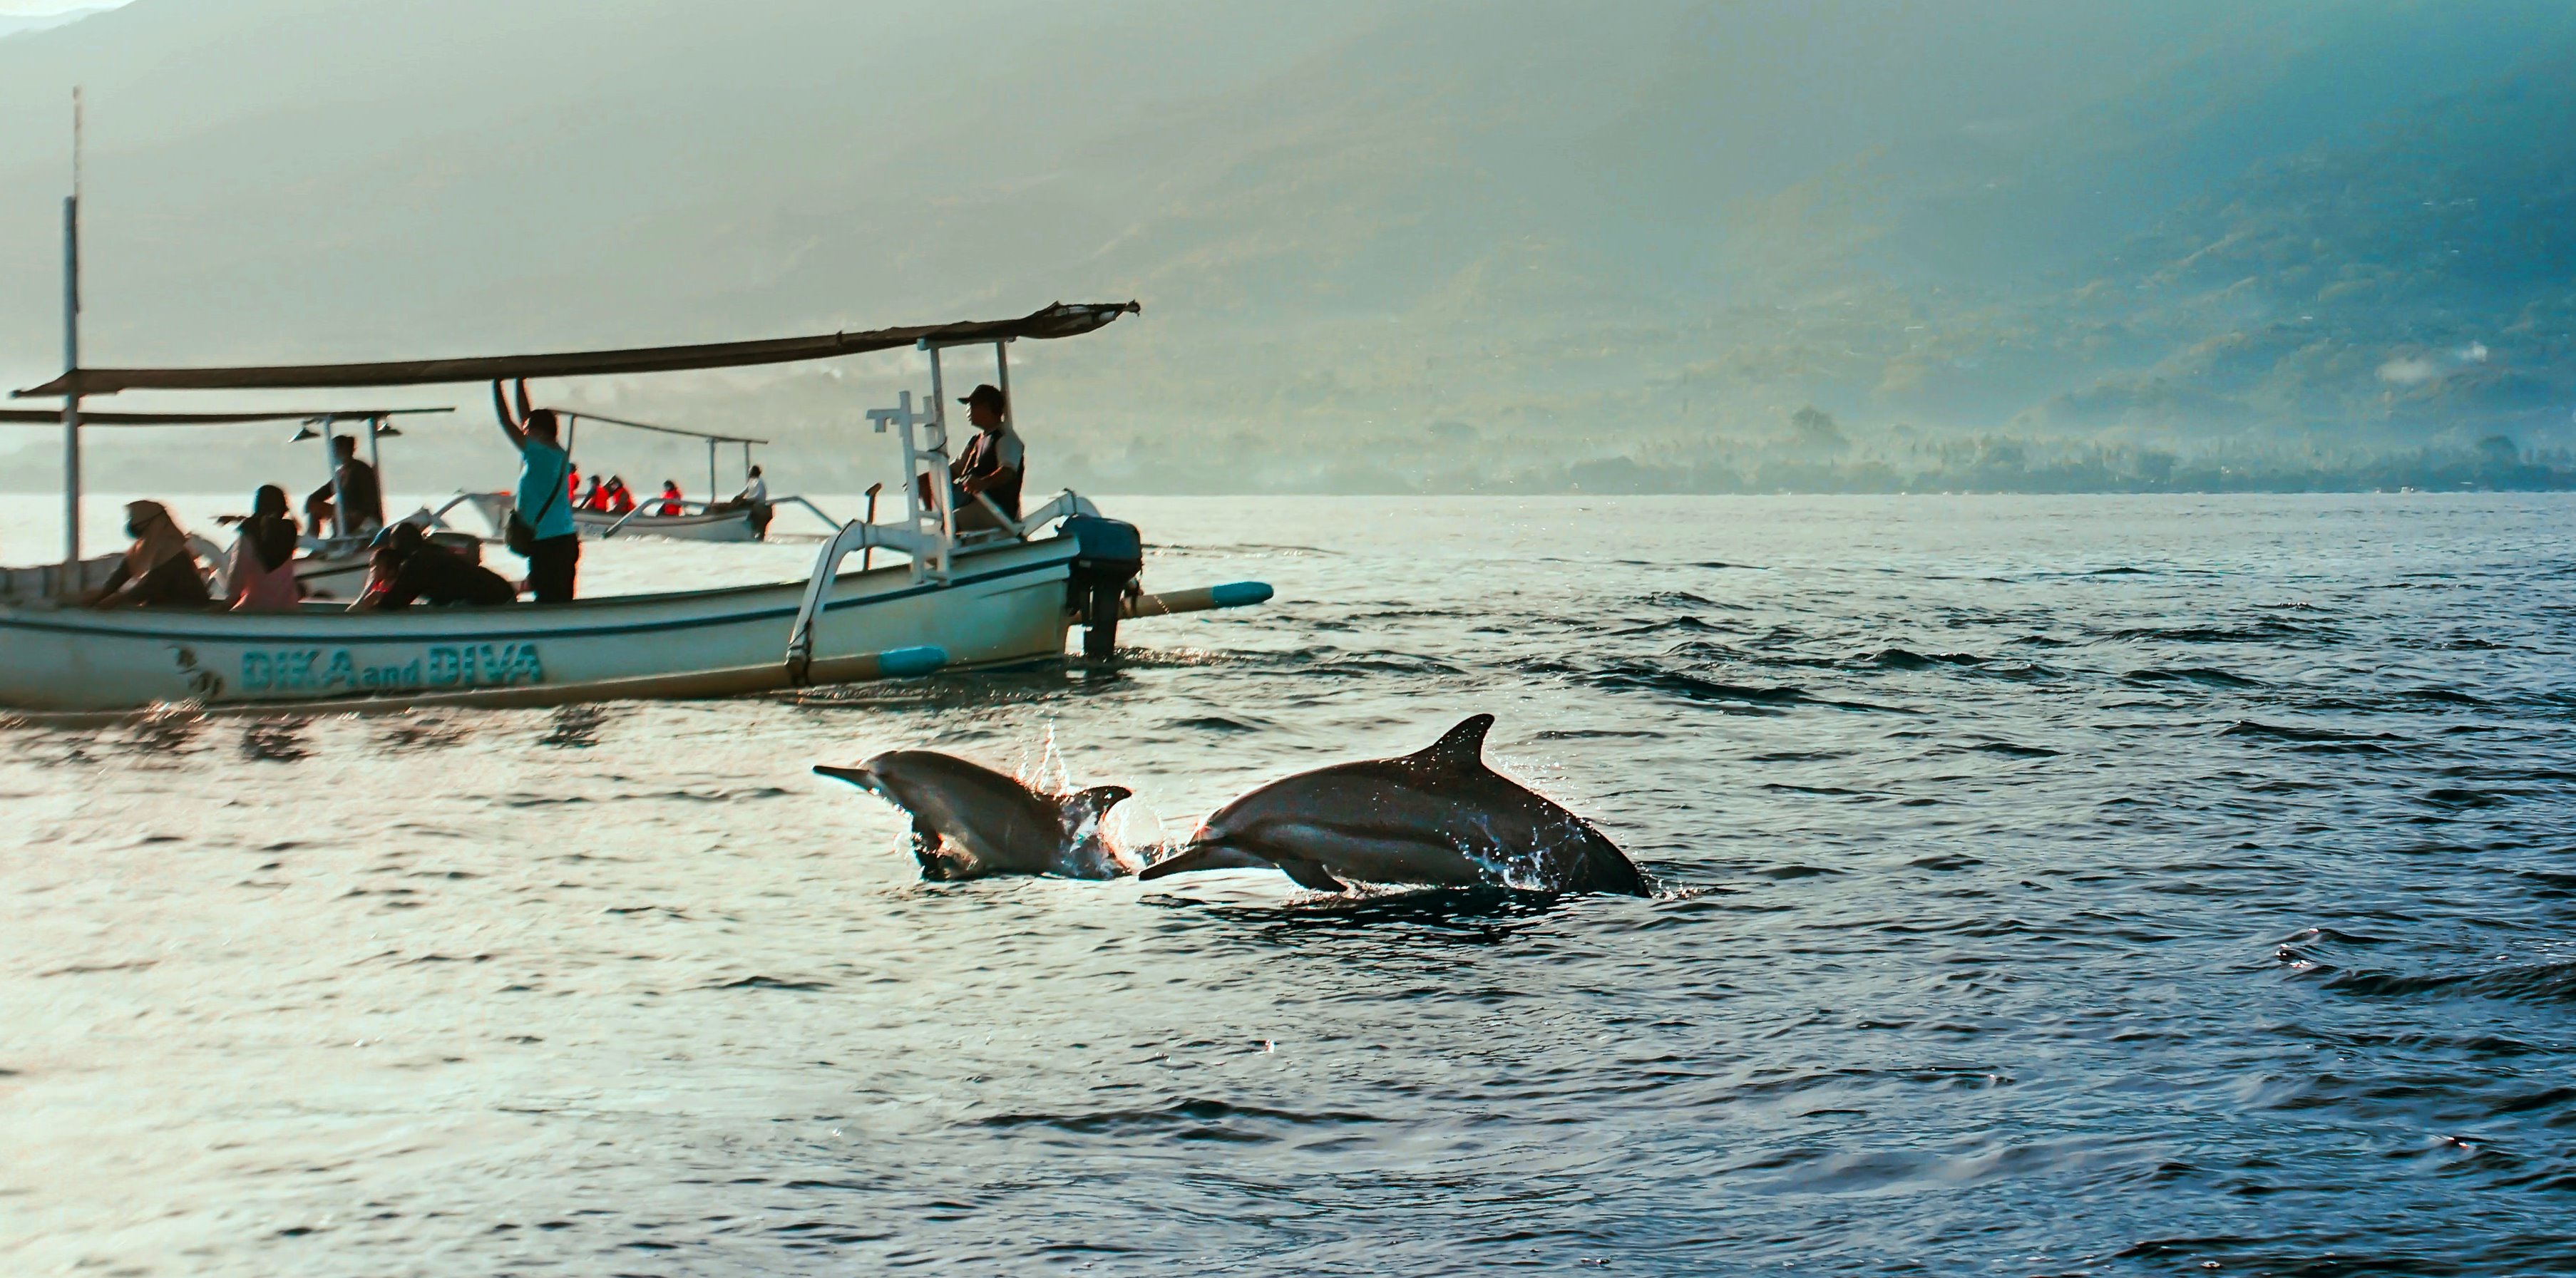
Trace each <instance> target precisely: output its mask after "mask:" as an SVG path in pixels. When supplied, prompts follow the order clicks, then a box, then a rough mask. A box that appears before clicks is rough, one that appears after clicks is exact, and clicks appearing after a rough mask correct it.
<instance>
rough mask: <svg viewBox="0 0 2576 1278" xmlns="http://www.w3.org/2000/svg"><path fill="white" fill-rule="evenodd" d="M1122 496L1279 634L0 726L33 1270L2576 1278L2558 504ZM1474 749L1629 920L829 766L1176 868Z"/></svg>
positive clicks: (1220, 632)
mask: <svg viewBox="0 0 2576 1278" xmlns="http://www.w3.org/2000/svg"><path fill="white" fill-rule="evenodd" d="M174 504H175V505H176V506H177V507H178V508H179V509H180V510H181V514H182V519H183V521H202V520H203V518H204V516H205V515H207V514H210V513H211V512H212V511H213V510H215V509H218V508H220V507H221V505H222V499H216V498H204V499H193V498H192V499H185V500H180V501H177V502H176V503H174ZM826 504H827V506H828V503H826ZM845 504H846V503H845ZM1109 505H1110V506H1111V508H1112V510H1113V513H1116V514H1119V515H1122V516H1124V517H1128V518H1131V519H1134V520H1135V521H1136V522H1138V523H1139V524H1140V525H1142V526H1143V528H1144V529H1145V532H1146V536H1147V537H1148V539H1149V540H1150V541H1151V542H1152V543H1153V550H1152V552H1151V557H1150V559H1149V562H1148V565H1147V569H1146V581H1147V585H1148V587H1149V588H1177V587H1182V586H1190V585H1201V584H1207V583H1211V582H1218V581H1229V580H1236V579H1244V578H1251V579H1260V580H1266V581H1269V582H1271V583H1273V584H1274V585H1275V586H1277V587H1278V591H1279V593H1278V597H1277V599H1275V600H1274V601H1273V602H1271V603H1269V604H1267V605H1264V606H1262V607H1259V608H1255V609H1249V610H1244V611H1240V612H1228V613H1216V614H1203V615H1198V616H1192V617H1176V618H1166V619H1157V620H1150V621H1141V622H1134V623H1131V624H1130V625H1129V626H1128V627H1127V628H1126V630H1125V631H1124V632H1123V634H1122V636H1121V640H1122V645H1123V649H1122V654H1121V655H1122V666H1121V668H1120V669H1119V670H1118V671H1117V672H1116V673H1115V674H1096V673H1095V674H1090V675H1085V674H1082V673H1080V672H1068V671H1064V670H1058V669H1050V670H1040V671H1034V672H1027V673H1019V674H1008V675H988V676H944V677H937V678H932V679H928V680H923V681H916V682H903V683H892V684H880V685H873V686H866V687H858V688H850V689H840V690H824V691H816V692H811V693H807V694H803V695H795V696H776V697H761V698H753V699H745V700H735V701H718V702H692V703H678V704H611V705H598V706H580V707H568V708H563V709H557V710H530V711H465V710H437V711H424V712H417V713H406V714H392V715H381V716H370V717H349V716H340V717H324V718H303V717H297V716H292V715H276V716H270V717H265V718H254V719H240V718H224V719H212V720H207V719H200V718H196V717H193V716H189V715H184V714H173V715H164V716H160V717H154V718H142V719H137V720H134V721H131V722H127V723H124V724H120V725H117V726H112V727H106V728H95V727H93V728H81V729H76V730H75V729H62V728H49V727H43V726H23V725H22V726H17V727H12V728H8V729H5V730H0V741H5V751H0V820H4V821H5V831H0V1270H5V1271H7V1272H9V1273H12V1274H51V1273H73V1272H80V1273H87V1272H112V1273H154V1274H199V1273H205V1274H314V1275H339V1274H356V1273H366V1274H428V1275H480V1274H494V1273H535V1272H561V1273H579V1274H592V1273H601V1274H605V1273H616V1272H631V1273H647V1274H795V1273H818V1272H835V1273H868V1272H879V1271H883V1270H887V1269H891V1268H894V1267H898V1266H911V1265H927V1266H931V1267H932V1269H933V1271H935V1272H942V1273H990V1272H1033V1271H1034V1272H1055V1271H1063V1272H1088V1273H1177V1272H1193V1271H1217V1272H1241V1273H1371V1274H1378V1273H1449V1272H1461V1273H1462V1272H1469V1271H1480V1270H1484V1269H1489V1268H1496V1267H1504V1266H1520V1267H1530V1268H1539V1269H1550V1270H1560V1271H1561V1270H1576V1271H1589V1270H1590V1269H1593V1268H1599V1267H1607V1268H1610V1269H1612V1270H1614V1271H1617V1272H1629V1273H1712V1272H1744V1271H1749V1270H1752V1269H1756V1268H1759V1269H1762V1270H1765V1271H1778V1272H1864V1273H1880V1272H1886V1273H1894V1272H1937V1273H2032V1274H2065V1273H2107V1274H2117V1273H2172V1272H2181V1271H2190V1272H2207V1271H2210V1270H2219V1271H2223V1272H2228V1273H2272V1274H2329V1273H2362V1272H2370V1273H2383V1272H2411V1273H2481V1274H2485V1273H2530V1272H2537V1271H2543V1270H2550V1269H2557V1268H2561V1267H2563V1266H2565V1265H2567V1264H2568V1263H2569V1261H2568V1258H2569V1257H2570V1256H2571V1255H2576V800H2571V798H2570V794H2571V782H2576V663H2571V657H2576V551H2571V549H2570V546H2571V542H2570V529H2571V526H2576V525H2571V517H2576V501H2571V500H2570V499H2569V498H2566V497H2520V496H2490V495H2470V494H2456V495H2390V496H2348V497H2226V498H2216V497H2212V498H2197V497H2156V498H2041V497H1975V498H1970V497H1912V498H1851V499H1807V498H1788V497H1780V498H1741V499H1694V498H1671V499H1659V498H1640V499H1619V500H1606V499H1603V500H1595V499H1577V498H1563V499H1531V500H1521V499H1481V500H1475V499H1461V500H1423V501H1393V500H1380V499H1366V500H1363V499H1285V498H1282V499H1262V500H1247V499H1232V498H1229V499H1222V500H1217V499H1210V500H1177V499H1162V500H1129V501H1116V502H1111V503H1109ZM7 511H8V513H7V515H6V518H5V521H0V557H6V558H8V559H10V560H11V561H13V562H15V561H19V560H26V559H38V558H43V557H44V555H45V554H46V553H50V550H49V549H48V550H45V551H43V552H41V553H35V554H28V553H20V552H18V551H17V550H16V549H15V548H17V547H22V546H26V545H29V544H31V543H33V542H35V541H38V540H40V539H42V538H43V537H44V535H45V533H46V531H47V530H49V529H50V528H51V527H52V525H51V523H50V522H49V521H50V520H51V519H52V518H54V515H53V508H52V507H51V506H50V505H49V504H48V503H46V502H45V501H44V500H43V499H12V501H11V503H10V504H9V506H8V507H7ZM108 517H109V520H110V522H112V520H113V511H112V509H111V511H110V512H109V516H108ZM813 549H814V547H813V544H812V543H810V542H806V543H793V542H791V543H785V544H779V545H772V546H749V547H725V546H688V545H679V544H671V543H649V542H638V543H634V544H631V545H617V544H610V545H605V546H600V545H593V546H590V547H587V548H586V550H585V559H584V562H583V574H584V581H585V583H586V585H587V586H588V587H589V588H591V589H595V590H612V589H625V590H632V589H642V588H648V587H652V586H658V585H666V584H667V585H682V584H692V583H704V584H723V583H731V582H735V581H742V580H759V579H763V578H774V577H801V576H802V575H803V573H804V572H805V571H806V569H807V567H808V566H809V564H810V560H811V556H812V554H813ZM781 642H782V644H783V643H784V635H782V636H781ZM1479 711H1488V712H1492V713H1494V714H1496V715H1498V716H1499V718H1500V722H1499V724H1498V726H1497V727H1496V728H1495V730H1494V734H1493V738H1492V742H1491V758H1492V760H1493V762H1494V763H1495V764H1496V765H1497V766H1498V767H1501V768H1503V769H1505V770H1507V771H1509V772H1511V773H1513V774H1514V775H1516V776H1519V777H1521V778H1523V779H1525V780H1526V781H1528V782H1529V783H1531V784H1533V785H1535V786H1537V787H1538V788H1540V789H1542V790H1544V791H1545V792H1547V793H1549V794H1551V795H1553V796H1555V797H1556V798H1557V799H1559V800H1560V801H1562V802H1564V803H1565V804H1567V805H1569V806H1570V807H1572V808H1574V809H1575V810H1576V811H1578V812H1581V813H1584V814H1585V815H1587V816H1589V817H1591V818H1592V819H1593V820H1594V821H1596V822H1597V823H1598V824H1599V826H1600V827H1601V829H1602V830H1603V831H1604V832H1605V833H1607V834H1608V835H1609V836H1610V837H1611V838H1612V839H1613V840H1615V841H1616V842H1618V843H1619V844H1620V845H1621V846H1623V847H1624V848H1626V849H1627V850H1628V851H1629V853H1630V854H1631V855H1632V856H1633V857H1635V859H1636V860H1637V861H1638V862H1639V863H1640V864H1641V865H1642V866H1643V867H1645V869H1646V870H1647V871H1648V872H1649V873H1650V874H1651V875H1652V876H1653V877H1654V879H1655V880H1656V881H1657V883H1658V884H1659V886H1660V891H1659V893H1658V895H1657V896H1655V897H1654V898H1653V899H1648V900H1637V899H1623V898H1613V897H1571V898H1547V897H1539V896H1508V895H1504V896H1486V895H1475V894H1456V893H1406V892H1379V893H1373V894H1370V895H1366V896H1363V897H1359V898H1355V899H1341V898H1335V897H1325V896H1319V895H1316V894H1313V893H1309V892H1304V891H1301V890H1299V889H1297V888H1296V887H1295V886H1294V885H1292V884H1290V883H1288V882H1287V881H1286V880H1285V879H1284V878H1283V877H1281V876H1279V875H1276V874H1268V873H1256V872H1249V871H1241V872H1227V873H1223V874H1215V875H1206V876H1199V877H1190V878H1180V879H1173V880H1165V881H1160V882H1156V883H1153V884H1147V885H1138V884H1136V883H1134V882H1132V881H1129V882H1115V883H1093V882H1072V881H1061V880H1052V879H1004V880H991V881H984V882H973V883H960V884H928V883H923V882H920V881H919V877H918V872H917V869H916V867H915V865H914V863H913V861H912V859H911V857H910V856H908V855H907V854H906V852H905V849H904V843H903V829H904V826H903V822H902V819H901V818H900V817H899V816H898V815H897V814H896V813H895V812H894V811H892V810H891V809H889V808H887V807H886V806H885V805H883V804H881V803H880V802H878V801H877V800H875V799H873V798H871V797H869V796H867V795H865V794H862V793H860V792H858V791H856V790H853V789H851V788H849V787H847V786H845V785H842V784H840V783H838V782H834V781H830V780H827V779H825V778H822V777H818V776H815V775H813V774H812V773H811V772H809V771H808V769H809V767H810V766H811V765H812V764H814V763H817V762H837V763H847V762H852V761H855V760H857V759H859V758H861V757H863V756H865V755H867V754H869V753H871V752H873V751H876V750H881V749H886V748H890V747H896V746H914V747H928V748H933V749H941V750H949V751H953V752H956V753H960V754H964V755H968V756H972V757H975V758H978V759H982V760H985V761H987V762H990V763H992V764H995V765H997V766H1001V767H1004V768H1021V769H1029V770H1035V769H1037V768H1039V767H1041V766H1048V767H1056V766H1060V768H1061V770H1062V773H1063V776H1064V779H1065V780H1066V781H1069V782H1070V783H1071V784H1075V785H1091V784H1102V783H1111V782H1114V783H1117V784H1121V785H1126V786H1129V787H1132V788H1133V789H1134V790H1135V791H1136V794H1137V797H1136V799H1134V800H1131V801H1130V803H1129V804H1127V805H1126V806H1124V807H1122V808H1121V809H1120V810H1119V812H1118V813H1117V814H1116V815H1115V818H1114V823H1115V825H1116V827H1117V829H1118V830H1119V832H1120V833H1121V836H1122V838H1124V839H1126V840H1127V841H1128V842H1129V844H1130V845H1131V846H1142V845H1145V844H1149V843H1151V842H1153V841H1154V840H1156V839H1157V838H1176V837H1179V836H1181V835H1185V834H1186V833H1187V832H1188V830H1189V828H1190V825H1191V823H1192V821H1193V820H1194V819H1195V818H1196V817H1197V816H1198V815H1199V814H1202V813H1205V812H1207V811H1209V810H1210V809H1212V808H1214V807H1215V806H1217V805H1218V804H1221V803H1223V802H1224V801H1226V800H1227V799H1229V798H1231V797H1233V796H1234V795H1236V794H1239V793H1241V792H1243V791H1244V790H1246V789H1248V788H1250V787H1252V786H1254V785H1257V784H1259V783H1261V782H1262V781H1264V780H1266V779H1269V778H1273V777H1277V776H1281V775H1283V774H1286V773H1288V772H1292V771H1295V770H1297V769H1301V768H1306V767H1311V766H1316V765H1319V764H1324V763H1329V762H1333V761H1337V760H1344V759H1354V758H1365V757H1371V756H1382V755H1389V754H1397V753H1402V752H1406V751H1410V750H1414V749H1418V748H1420V747H1421V746H1423V745H1425V744H1427V743H1428V742H1430V741H1431V740H1432V739H1433V738H1434V737H1436V736H1438V735H1439V733H1440V732H1441V731H1443V730H1444V729H1446V728H1448V727H1449V726H1450V725H1451V724H1453V723H1454V722H1456V721H1457V720H1458V719H1460V718H1462V717H1464V716H1466V715H1468V714H1471V713H1475V712H1479ZM1050 751H1052V753H1050ZM1051 761H1052V762H1051Z"/></svg>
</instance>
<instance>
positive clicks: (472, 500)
mask: <svg viewBox="0 0 2576 1278" xmlns="http://www.w3.org/2000/svg"><path fill="white" fill-rule="evenodd" d="M552 411H553V412H554V414H555V417H556V418H557V419H558V420H560V421H562V422H563V424H564V447H565V451H567V452H569V451H571V450H572V448H573V445H574V441H575V440H576V439H577V438H578V435H579V431H580V426H581V423H583V422H598V423H600V424H602V425H607V426H625V427H628V428H631V429H634V430H649V431H653V432H656V433H659V434H664V435H685V436H687V437H689V438H691V439H701V440H705V441H706V445H707V488H706V491H707V493H708V496H707V497H705V498H703V499H699V500H694V501H693V500H689V499H687V498H682V499H679V500H677V501H671V500H668V499H665V498H664V497H662V496H661V495H660V494H658V493H645V494H643V495H641V496H639V497H637V498H635V507H634V509H632V510H626V511H605V510H594V509H591V508H588V507H585V506H575V507H573V511H572V522H573V527H574V528H575V529H576V530H578V531H579V532H580V533H581V535H582V537H583V538H584V539H586V540H590V541H604V540H606V539H608V538H611V537H669V538H673V539H676V540H679V541H719V542H742V541H766V540H768V537H769V522H770V520H771V519H772V518H773V517H775V515H776V514H777V508H778V507H781V506H802V507H804V508H805V509H806V510H807V511H808V512H810V513H811V514H812V515H813V516H814V517H815V518H816V519H819V520H821V521H823V529H822V532H823V533H824V534H825V535H829V534H830V533H833V532H837V531H839V530H840V527H841V521H840V520H837V519H834V518H833V517H832V516H830V515H828V514H825V513H824V512H823V510H822V509H821V508H820V507H818V506H816V505H815V504H814V503H813V502H811V501H808V500H806V499H805V498H803V497H797V496H788V497H768V496H766V495H761V496H756V497H746V496H738V497H735V498H732V499H726V500H718V499H716V497H715V496H714V494H715V493H717V492H718V491H720V490H719V488H718V486H717V482H716V452H717V449H719V448H721V447H723V446H724V445H726V444H739V445H741V446H742V469H743V475H744V481H745V485H746V488H748V485H749V481H750V480H751V478H752V475H751V471H752V469H753V468H752V464H751V450H752V447H753V446H754V445H765V444H767V443H768V442H769V441H768V440H765V439H753V438H751V437H749V436H745V435H724V434H718V433H716V432H714V431H703V430H689V429H687V428H685V427H680V426H663V425H657V424H655V423H653V422H639V421H630V420H628V419H626V418H623V417H609V416H606V415H603V414H600V413H590V412H583V411H581V410H579V409H572V408H557V409H554V410H552ZM594 473H597V472H594ZM671 505H676V506H678V507H679V508H680V509H679V511H678V512H677V513H675V514H664V513H663V507H665V506H671ZM458 506H471V507H473V508H474V513H475V514H476V515H478V516H480V517H481V518H482V520H483V522H484V524H485V525H486V526H487V527H489V528H490V529H491V530H492V535H493V536H495V537H497V536H499V535H500V530H501V528H502V526H503V525H504V524H506V523H508V521H509V518H510V512H511V511H512V509H513V508H514V507H515V506H516V502H515V500H514V499H513V497H512V495H511V494H509V493H505V492H482V493H458V494H457V495H456V496H454V497H451V498H449V499H448V500H447V502H446V503H445V504H443V505H441V506H440V507H439V508H438V509H437V510H435V511H432V512H431V517H432V519H433V521H434V522H436V524H437V526H439V527H446V526H447V525H446V523H445V518H444V517H445V516H446V514H447V512H449V511H451V510H454V509H455V508H456V507H458Z"/></svg>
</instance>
